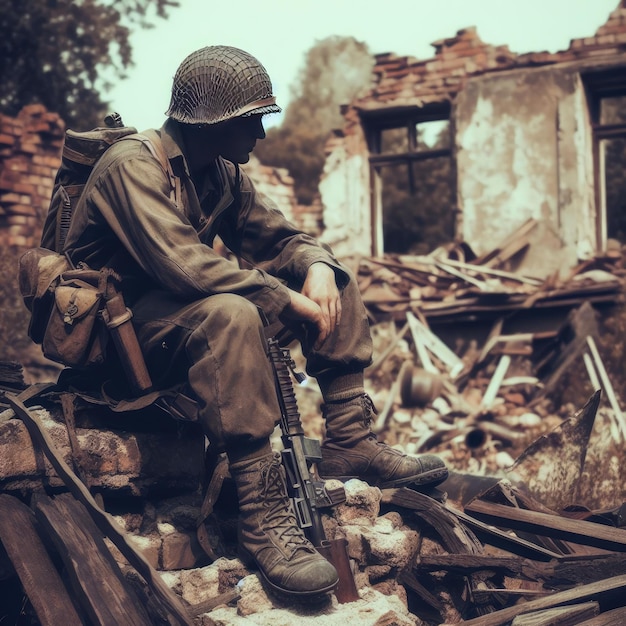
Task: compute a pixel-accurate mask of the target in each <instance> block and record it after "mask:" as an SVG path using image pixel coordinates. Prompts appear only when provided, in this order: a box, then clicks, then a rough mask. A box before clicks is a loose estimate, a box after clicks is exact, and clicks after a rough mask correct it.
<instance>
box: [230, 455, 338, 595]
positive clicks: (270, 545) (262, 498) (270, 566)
mask: <svg viewBox="0 0 626 626" xmlns="http://www.w3.org/2000/svg"><path fill="white" fill-rule="evenodd" d="M230 473H231V475H232V477H233V479H234V481H235V484H236V486H237V494H238V497H239V529H238V533H239V550H240V553H241V556H242V558H243V559H244V560H245V561H246V562H249V561H250V560H253V561H254V562H255V563H256V565H257V567H258V569H259V571H260V573H261V575H262V577H263V579H264V580H265V582H266V583H267V585H268V586H269V588H270V590H273V591H275V592H278V593H279V594H280V595H286V596H289V597H307V596H313V595H318V594H323V593H326V592H329V591H332V590H333V588H334V587H335V586H336V585H337V582H338V580H339V578H338V575H337V570H335V568H334V567H333V565H332V564H331V563H329V562H328V561H327V560H326V559H325V558H324V557H323V556H321V555H320V554H319V553H318V552H317V551H316V550H315V548H314V547H313V545H312V544H311V543H310V542H309V541H308V540H307V538H306V537H305V536H304V533H303V532H302V530H301V528H300V527H299V526H298V522H297V520H296V517H295V515H294V512H293V506H292V504H291V500H290V499H289V497H288V496H287V484H286V480H285V471H284V468H283V467H282V465H281V462H280V455H279V454H274V453H270V454H266V455H264V456H261V457H259V458H256V459H252V460H244V461H239V462H237V463H233V464H231V466H230Z"/></svg>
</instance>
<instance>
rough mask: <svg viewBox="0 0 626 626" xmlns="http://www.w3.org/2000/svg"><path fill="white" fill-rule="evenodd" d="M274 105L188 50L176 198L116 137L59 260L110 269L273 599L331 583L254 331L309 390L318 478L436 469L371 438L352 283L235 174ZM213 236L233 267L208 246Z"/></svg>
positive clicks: (221, 55)
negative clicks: (289, 353) (296, 366)
mask: <svg viewBox="0 0 626 626" xmlns="http://www.w3.org/2000/svg"><path fill="white" fill-rule="evenodd" d="M279 111H280V108H279V107H278V106H277V105H276V100H275V97H274V96H273V94H272V85H271V82H270V78H269V76H268V74H267V71H266V70H265V68H264V67H263V66H262V65H261V63H260V62H259V61H258V60H257V59H256V58H254V57H253V56H251V55H250V54H248V53H246V52H244V51H242V50H239V49H237V48H232V47H228V46H209V47H205V48H202V49H201V50H198V51H196V52H193V53H192V54H190V55H189V56H188V57H187V58H186V59H185V60H184V61H183V62H182V64H181V65H180V67H179V68H178V70H177V72H176V75H175V76H174V81H173V87H172V93H171V102H170V106H169V109H168V111H167V116H168V119H167V121H166V122H165V124H164V126H163V127H162V128H161V129H160V131H159V134H160V137H161V143H162V147H163V149H164V151H165V153H166V154H167V158H168V159H169V162H170V164H171V168H172V171H173V173H174V175H175V178H176V185H177V186H179V187H180V190H181V193H180V197H179V198H178V201H176V199H172V197H171V194H170V190H171V182H172V181H171V180H170V179H169V178H168V176H167V175H166V172H164V170H163V167H162V166H161V165H160V164H159V162H158V160H157V159H155V158H154V156H153V155H152V153H151V151H150V150H149V149H148V148H147V147H146V145H145V144H143V143H141V142H138V141H123V140H122V141H118V142H117V143H115V144H114V145H113V146H112V147H111V148H110V149H109V150H108V151H107V152H106V153H105V154H104V156H103V157H102V158H101V159H100V161H99V162H98V164H97V165H96V167H95V169H94V172H93V174H92V176H91V177H90V180H89V182H88V184H87V187H86V188H85V191H84V193H83V195H82V198H81V200H80V203H79V204H78V206H77V209H76V214H75V216H74V218H73V220H72V225H71V228H70V231H69V233H68V236H67V240H66V245H65V251H66V252H67V253H68V254H69V256H70V258H71V259H72V261H73V262H74V263H75V264H76V263H78V262H80V261H82V262H84V263H87V264H88V265H89V266H90V267H92V268H94V269H99V268H101V267H112V268H114V269H115V270H116V271H117V272H118V273H119V274H120V275H122V277H123V283H122V284H123V291H124V295H125V298H126V300H127V303H128V304H129V306H130V307H131V308H132V310H133V314H134V318H133V321H134V324H135V327H136V331H137V335H138V338H139V342H140V344H141V347H142V350H143V353H144V356H145V359H146V362H147V364H148V367H149V369H150V374H151V376H152V378H153V380H154V381H155V382H156V383H157V385H159V386H161V387H166V386H168V385H169V386H171V385H172V384H173V383H176V382H179V381H184V382H185V383H186V384H187V385H188V388H189V391H190V393H191V394H192V395H193V397H194V399H196V400H197V402H198V419H199V420H200V422H201V424H202V426H203V429H204V432H205V433H206V436H207V438H208V440H209V442H210V445H211V446H214V448H215V450H217V451H225V452H226V454H227V456H228V459H229V463H230V472H231V475H232V477H233V479H234V481H235V484H236V487H237V494H238V498H239V508H240V523H239V543H240V549H241V552H242V555H243V556H245V557H247V558H248V559H251V560H252V561H254V563H255V564H256V566H258V569H259V570H260V572H261V574H262V576H263V578H264V579H265V581H266V582H267V583H268V584H269V585H270V587H271V588H273V589H274V590H276V591H279V592H282V593H283V594H290V595H292V596H307V595H311V594H318V593H323V592H326V591H329V590H331V589H333V588H334V586H335V585H336V583H337V573H336V571H335V569H334V567H333V566H332V565H331V564H330V563H328V562H327V561H326V560H325V559H324V558H323V557H321V556H320V555H319V554H318V553H317V552H316V551H315V549H314V548H313V546H312V545H311V544H310V543H309V542H308V541H307V539H306V538H305V537H304V535H303V533H302V531H301V529H300V528H299V527H298V524H297V522H296V519H295V517H294V514H293V510H292V507H291V504H290V500H289V498H288V497H287V493H286V485H285V478H284V475H283V470H282V467H281V465H280V458H279V457H277V456H276V454H275V453H274V452H273V451H272V449H271V447H270V440H269V438H270V435H271V434H272V432H273V430H274V427H275V425H276V422H277V420H278V418H279V408H278V403H277V398H276V395H275V387H274V381H273V374H272V369H271V365H270V363H269V361H268V359H267V356H266V354H267V342H266V332H267V328H266V327H267V325H268V324H269V325H277V324H278V325H281V324H282V325H284V326H286V327H287V328H289V329H290V330H291V332H292V333H293V334H294V336H295V337H297V339H298V340H299V341H300V342H301V344H302V349H303V354H304V355H305V357H306V359H307V371H308V373H309V375H311V376H314V377H315V378H316V379H317V381H318V382H319V386H320V389H321V392H322V395H323V402H324V404H323V417H324V419H325V424H326V434H325V438H324V441H323V447H322V453H323V460H322V462H321V463H320V464H319V470H320V474H321V475H322V476H323V477H325V478H340V479H344V480H345V479H347V478H351V477H358V478H361V479H363V480H366V481H368V482H370V483H371V484H373V485H378V486H380V487H395V486H401V485H411V484H428V483H430V484H437V483H439V482H441V481H443V480H444V479H445V478H446V476H447V470H446V468H445V465H444V463H443V462H442V461H441V459H439V458H438V457H437V456H434V455H423V456H421V457H411V456H406V455H404V454H402V453H401V452H399V451H397V450H394V449H392V448H390V447H389V446H387V445H386V444H384V443H381V442H378V441H377V439H376V437H375V435H374V434H373V433H372V431H371V429H370V422H371V419H372V414H373V411H374V407H373V405H372V402H371V400H370V399H369V397H368V396H367V395H366V393H365V390H364V376H363V370H364V368H365V367H366V366H367V365H368V364H369V363H370V361H371V353H372V342H371V338H370V333H369V326H368V320H367V315H366V311H365V308H364V306H363V303H362V301H361V298H360V294H359V291H358V288H357V284H356V282H355V280H354V278H353V276H351V274H350V272H349V271H348V269H346V268H345V267H344V266H343V265H341V263H340V262H339V261H338V260H337V259H336V258H335V257H334V255H333V253H332V251H331V250H330V249H329V248H328V247H327V246H326V245H324V244H321V243H320V242H318V241H316V240H315V239H313V238H312V237H310V236H308V235H306V234H304V233H302V232H301V231H298V230H297V229H296V228H295V227H294V226H293V225H292V224H290V223H289V222H288V221H287V220H286V219H285V217H284V216H283V215H282V214H281V213H280V212H279V211H278V210H276V208H275V207H274V205H273V204H272V203H271V201H270V200H269V199H268V198H266V197H264V196H263V195H262V194H260V193H259V192H258V191H256V190H255V188H254V185H253V184H252V182H251V181H250V179H249V178H248V176H247V175H246V174H245V173H244V172H242V171H240V169H239V164H241V163H246V162H247V161H248V160H249V155H250V153H251V152H252V150H253V148H254V146H255V143H256V142H257V141H258V140H261V139H263V138H264V137H265V132H264V129H263V119H262V118H263V115H264V114H267V113H273V112H279ZM216 236H219V238H220V239H221V240H222V242H223V243H224V244H225V245H226V247H227V248H228V249H229V250H230V251H232V253H233V255H234V256H235V257H237V258H239V259H243V260H245V262H246V263H247V265H246V267H244V268H242V267H241V265H240V264H237V263H235V262H233V261H232V260H229V259H227V258H224V256H222V255H220V254H218V253H217V252H216V251H215V250H214V248H213V243H214V240H215V237H216Z"/></svg>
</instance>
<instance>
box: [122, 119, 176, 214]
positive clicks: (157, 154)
mask: <svg viewBox="0 0 626 626" xmlns="http://www.w3.org/2000/svg"><path fill="white" fill-rule="evenodd" d="M134 137H136V138H137V139H139V141H141V142H143V144H144V145H145V146H146V147H147V148H148V150H150V153H151V154H152V156H153V157H154V158H155V159H156V160H157V161H158V162H159V163H160V164H161V167H162V168H163V171H164V172H165V173H166V174H167V177H168V179H169V181H170V198H171V199H172V201H173V202H174V204H175V205H176V206H180V203H181V195H182V190H181V186H180V178H179V177H178V176H176V175H175V174H174V170H173V169H172V164H171V163H170V160H169V159H168V158H167V154H166V153H165V149H164V148H163V143H162V142H161V136H160V135H159V133H158V132H157V131H156V130H153V129H149V130H145V131H143V132H142V133H137V134H136V135H134Z"/></svg>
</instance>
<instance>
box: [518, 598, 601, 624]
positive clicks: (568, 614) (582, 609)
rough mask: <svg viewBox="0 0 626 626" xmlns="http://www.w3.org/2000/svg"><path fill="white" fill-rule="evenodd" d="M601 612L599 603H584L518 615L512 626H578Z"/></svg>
mask: <svg viewBox="0 0 626 626" xmlns="http://www.w3.org/2000/svg"><path fill="white" fill-rule="evenodd" d="M599 612H600V607H599V606H598V603H597V602H582V603H581V604H574V605H572V606H558V607H555V608H552V609H543V610H541V611H534V612H533V613H524V614H522V615H518V616H517V617H515V619H514V620H513V621H512V622H511V626H576V624H580V620H583V619H589V618H591V617H595V616H596V615H598V613H599Z"/></svg>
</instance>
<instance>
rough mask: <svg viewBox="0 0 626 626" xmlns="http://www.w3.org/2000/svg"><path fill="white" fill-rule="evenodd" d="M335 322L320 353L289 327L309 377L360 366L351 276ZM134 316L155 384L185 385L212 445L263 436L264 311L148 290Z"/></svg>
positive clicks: (360, 324)
mask: <svg viewBox="0 0 626 626" xmlns="http://www.w3.org/2000/svg"><path fill="white" fill-rule="evenodd" d="M341 301H342V318H341V323H340V325H339V327H338V328H337V329H336V330H335V331H334V332H333V333H332V334H331V336H330V337H329V338H328V339H327V340H326V341H325V342H324V344H323V345H322V347H321V348H320V349H319V350H315V349H314V348H313V347H312V343H313V341H312V340H313V339H314V337H313V338H311V339H312V340H311V341H309V339H308V337H307V333H306V332H305V330H304V328H303V327H302V326H297V327H293V328H290V330H291V331H292V332H293V334H294V335H295V336H296V338H297V339H298V340H299V341H300V342H301V344H302V350H303V354H304V355H305V357H306V359H307V373H308V374H309V375H310V376H320V375H324V376H330V377H332V376H333V375H334V373H335V372H336V373H337V374H338V375H339V374H341V373H342V372H355V371H361V370H363V369H364V368H365V367H366V366H367V365H369V363H370V362H371V356H372V342H371V336H370V331H369V324H368V319H367V313H366V311H365V307H364V306H363V303H362V301H361V296H360V293H359V291H358V288H357V286H356V282H355V281H354V279H352V278H351V280H350V281H349V282H348V284H347V286H346V287H345V288H344V289H343V290H342V292H341ZM133 321H134V324H135V327H136V330H137V336H138V339H139V343H140V345H141V347H142V350H143V353H144V357H145V360H146V363H147V364H148V368H149V370H150V374H151V376H152V378H153V381H154V383H155V385H156V386H157V387H160V388H165V387H168V386H171V385H173V384H177V383H181V382H187V383H188V387H189V391H191V393H192V395H193V396H194V397H195V399H196V400H197V402H198V406H199V410H198V417H199V420H200V422H201V424H202V427H203V429H204V432H205V434H206V436H207V437H208V439H209V441H210V442H211V444H212V445H215V446H216V447H217V449H218V450H228V449H232V448H233V447H234V446H246V445H254V443H255V442H258V441H260V440H262V439H264V438H267V437H269V436H270V435H271V434H272V432H273V430H274V428H275V426H276V424H277V423H278V420H279V419H280V412H279V406H278V400H277V397H276V390H275V384H274V378H273V371H272V367H271V363H270V362H269V359H268V357H267V344H266V333H267V329H266V327H265V326H264V323H263V316H262V314H261V313H260V312H259V310H258V309H257V307H256V306H255V305H254V304H252V303H251V302H250V301H249V300H246V299H245V298H243V297H241V296H238V295H234V294H217V295H213V296H208V297H206V298H203V299H200V300H196V301H194V302H190V303H186V304H185V303H184V302H181V301H180V300H178V299H175V298H173V297H172V296H170V295H169V294H167V293H164V292H162V291H152V292H149V293H148V294H146V295H145V296H143V297H141V298H140V299H139V300H138V301H137V302H136V303H135V304H134V306H133Z"/></svg>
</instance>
